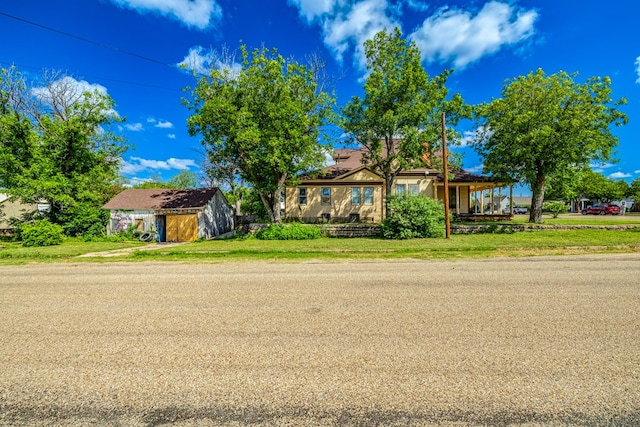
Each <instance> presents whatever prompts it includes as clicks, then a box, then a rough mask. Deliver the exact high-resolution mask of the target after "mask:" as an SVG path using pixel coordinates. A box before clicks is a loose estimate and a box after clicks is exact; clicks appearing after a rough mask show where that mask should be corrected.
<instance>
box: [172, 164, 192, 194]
mask: <svg viewBox="0 0 640 427" xmlns="http://www.w3.org/2000/svg"><path fill="white" fill-rule="evenodd" d="M197 186H198V178H196V174H195V172H191V171H188V170H186V169H183V170H181V171H180V172H178V174H176V175H174V176H172V177H171V178H170V179H169V188H178V189H185V188H196V187H197Z"/></svg>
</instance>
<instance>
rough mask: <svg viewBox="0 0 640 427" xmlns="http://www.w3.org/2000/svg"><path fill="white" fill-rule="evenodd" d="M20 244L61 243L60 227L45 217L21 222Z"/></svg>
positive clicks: (46, 244) (49, 244)
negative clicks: (29, 221)
mask: <svg viewBox="0 0 640 427" xmlns="http://www.w3.org/2000/svg"><path fill="white" fill-rule="evenodd" d="M21 231H22V233H21V235H22V246H52V245H59V244H60V243H62V240H63V238H64V237H63V234H62V227H61V226H59V225H58V224H52V223H50V222H49V221H47V220H46V219H41V220H37V221H34V222H31V223H24V224H22V230H21Z"/></svg>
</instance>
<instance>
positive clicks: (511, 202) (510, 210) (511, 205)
mask: <svg viewBox="0 0 640 427" xmlns="http://www.w3.org/2000/svg"><path fill="white" fill-rule="evenodd" d="M509 215H511V216H513V184H511V185H509Z"/></svg>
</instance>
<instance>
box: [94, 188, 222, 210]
mask: <svg viewBox="0 0 640 427" xmlns="http://www.w3.org/2000/svg"><path fill="white" fill-rule="evenodd" d="M216 191H218V189H217V188H193V189H186V190H171V189H133V188H129V189H127V190H124V191H123V192H122V193H120V194H118V195H117V196H115V197H114V198H113V199H111V200H109V201H108V202H107V203H106V204H105V205H104V206H103V207H102V208H103V209H110V210H117V209H125V210H131V209H144V210H147V209H148V210H154V209H186V208H201V207H204V206H205V205H206V204H207V203H209V201H210V200H211V199H212V198H213V196H214V195H215V194H216Z"/></svg>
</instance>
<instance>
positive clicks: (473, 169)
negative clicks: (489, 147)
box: [464, 163, 484, 173]
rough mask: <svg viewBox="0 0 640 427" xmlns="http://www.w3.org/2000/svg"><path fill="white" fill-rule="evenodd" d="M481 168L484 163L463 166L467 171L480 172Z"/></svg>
mask: <svg viewBox="0 0 640 427" xmlns="http://www.w3.org/2000/svg"><path fill="white" fill-rule="evenodd" d="M483 169H484V163H480V164H479V165H477V166H472V167H470V168H464V170H465V171H467V172H469V173H482V170H483Z"/></svg>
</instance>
